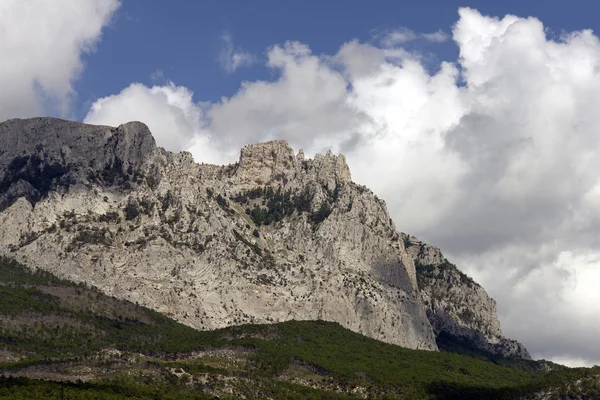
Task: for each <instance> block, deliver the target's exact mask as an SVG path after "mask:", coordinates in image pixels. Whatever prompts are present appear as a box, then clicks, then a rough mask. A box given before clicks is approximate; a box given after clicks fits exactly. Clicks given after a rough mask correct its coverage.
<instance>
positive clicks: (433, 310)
mask: <svg viewBox="0 0 600 400" xmlns="http://www.w3.org/2000/svg"><path fill="white" fill-rule="evenodd" d="M402 239H403V241H404V245H405V247H406V250H407V252H408V253H409V254H410V256H411V257H412V259H413V261H414V263H415V267H416V271H417V281H418V284H419V291H420V294H421V298H422V300H423V303H424V304H425V307H426V308H427V316H428V318H429V322H430V323H431V326H432V327H433V331H434V332H435V334H436V336H438V337H440V335H446V337H448V336H450V337H453V338H457V339H459V340H463V341H466V342H467V343H469V344H470V345H471V346H474V347H476V348H479V349H481V350H483V351H485V352H488V353H492V354H494V355H498V356H501V357H510V358H523V359H531V357H530V355H529V353H528V352H527V349H525V347H524V346H523V345H522V344H521V343H519V342H517V341H516V340H512V339H507V338H505V337H504V336H503V335H502V330H501V329H500V321H499V320H498V315H497V313H496V302H495V301H494V299H492V298H491V297H489V296H488V294H487V293H486V291H485V290H484V289H483V288H482V287H481V286H480V285H478V284H477V283H476V282H475V281H473V280H472V279H471V278H469V277H468V276H467V275H465V274H464V273H462V272H461V271H460V270H459V269H458V268H456V266H455V265H453V264H451V263H450V262H449V261H448V260H447V259H446V258H445V257H444V256H443V254H442V252H441V251H440V249H438V248H437V247H434V246H431V245H428V244H426V243H423V242H422V241H420V240H419V239H417V238H415V237H413V236H409V235H406V234H402Z"/></svg>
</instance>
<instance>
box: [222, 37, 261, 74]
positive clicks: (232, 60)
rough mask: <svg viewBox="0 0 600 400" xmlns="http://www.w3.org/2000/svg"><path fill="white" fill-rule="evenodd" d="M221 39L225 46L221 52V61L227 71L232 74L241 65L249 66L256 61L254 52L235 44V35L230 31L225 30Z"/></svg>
mask: <svg viewBox="0 0 600 400" xmlns="http://www.w3.org/2000/svg"><path fill="white" fill-rule="evenodd" d="M221 40H222V41H223V48H222V50H221V53H220V54H219V63H220V64H221V67H222V68H223V69H224V70H225V71H226V72H227V73H229V74H231V73H233V72H235V70H237V69H238V68H240V67H248V66H250V65H252V64H254V63H256V61H257V60H256V57H255V56H254V55H253V54H251V53H248V52H246V51H243V50H242V49H241V48H239V47H236V46H234V45H233V37H232V35H231V34H230V33H229V32H225V33H224V34H223V35H222V36H221Z"/></svg>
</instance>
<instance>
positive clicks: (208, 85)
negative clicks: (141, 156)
mask: <svg viewBox="0 0 600 400" xmlns="http://www.w3.org/2000/svg"><path fill="white" fill-rule="evenodd" d="M599 12H600V4H598V3H597V2H593V1H579V2H569V3H567V2H564V1H561V2H559V1H543V2H542V1H530V2H523V1H502V2H490V1H471V2H468V1H465V2H460V3H459V2H456V1H453V0H448V1H435V2H434V1H418V2H417V1H414V2H407V1H372V2H368V3H367V2H363V1H351V0H344V1H342V0H339V1H336V0H330V1H327V2H322V1H319V2H317V1H303V2H280V1H275V0H259V1H254V2H246V1H226V0H224V1H219V2H196V1H179V2H168V1H166V0H157V1H152V2H148V1H142V0H122V1H119V0H54V1H52V2H48V1H44V0H0V89H1V90H0V120H5V119H9V118H16V117H31V116H40V115H52V116H57V117H62V118H68V119H74V120H79V121H84V122H87V123H94V124H105V125H115V126H116V125H119V124H121V123H125V122H127V121H131V120H140V121H143V122H145V123H146V124H147V125H148V126H149V127H150V129H151V131H152V132H153V135H154V136H155V138H156V140H157V143H158V144H159V145H160V146H163V147H165V148H166V149H168V150H171V151H190V152H191V153H192V154H193V156H194V158H195V160H196V161H197V162H211V163H220V164H221V163H231V162H235V161H236V160H237V157H238V155H239V149H240V148H241V147H242V146H243V145H245V144H248V143H255V142H260V141H265V140H271V139H286V140H288V142H289V143H290V144H291V145H292V146H293V147H294V148H295V149H296V150H299V149H301V148H302V149H304V151H305V152H306V154H307V155H308V156H312V155H314V154H316V153H318V152H324V151H326V150H327V149H332V150H333V151H334V152H342V153H343V154H345V155H346V158H347V160H348V163H349V165H350V168H351V171H352V174H353V180H355V181H356V182H358V183H361V184H365V185H367V186H369V187H370V188H371V189H373V191H374V192H375V193H376V194H377V195H378V196H379V197H381V198H383V199H385V200H386V202H387V205H388V208H389V210H390V213H391V215H392V217H393V220H394V222H395V224H396V227H397V228H398V229H399V230H400V231H403V232H407V233H410V234H413V235H415V236H417V237H419V238H421V239H423V240H425V241H427V242H428V243H431V244H434V245H436V246H439V247H440V248H441V249H442V251H443V252H444V254H445V255H446V256H447V257H448V259H449V260H450V261H451V262H453V263H455V264H457V265H458V267H459V268H461V269H462V270H463V271H465V272H466V273H468V274H469V275H470V276H472V277H473V278H475V280H477V281H478V282H479V283H480V284H482V285H483V286H484V288H486V290H487V291H488V292H489V293H490V295H491V296H492V297H494V298H495V299H496V300H497V302H498V313H499V317H500V320H501V323H502V327H503V331H504V333H505V335H507V336H509V337H512V338H515V339H517V340H519V341H521V342H523V343H524V344H525V346H526V347H527V348H528V349H529V351H530V352H531V353H532V355H533V356H534V357H535V358H544V359H549V360H554V361H556V362H561V363H566V364H568V365H574V366H575V365H583V366H589V365H594V364H600V343H599V342H600V339H599V338H600V318H599V317H598V316H599V315H600V291H599V290H598V289H597V288H598V287H599V286H600V250H599V249H600V246H599V244H600V174H598V172H597V171H600V156H598V154H600V113H598V111H597V110H598V109H600V74H599V72H600V40H599V39H598V36H597V35H596V34H595V33H594V32H595V31H599V30H600V27H599V26H598V25H600V22H599V21H598V19H597V17H596V16H597V15H598V13H599Z"/></svg>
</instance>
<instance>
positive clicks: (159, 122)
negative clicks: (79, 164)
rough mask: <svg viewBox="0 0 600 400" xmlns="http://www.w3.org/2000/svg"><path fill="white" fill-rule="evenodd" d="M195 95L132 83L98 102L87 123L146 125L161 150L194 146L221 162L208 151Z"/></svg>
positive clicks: (171, 87)
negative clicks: (140, 123)
mask: <svg viewBox="0 0 600 400" xmlns="http://www.w3.org/2000/svg"><path fill="white" fill-rule="evenodd" d="M192 95H193V93H192V92H191V91H190V90H189V89H187V88H185V87H182V86H175V85H174V84H173V83H169V84H167V85H165V86H154V87H152V88H149V87H146V86H144V85H142V84H141V83H133V84H131V85H130V86H129V87H127V88H125V89H123V90H122V91H121V93H119V94H116V95H113V96H108V97H104V98H101V99H98V100H97V101H96V102H95V103H94V104H93V105H92V107H91V109H90V111H89V112H88V114H87V115H86V117H85V119H84V122H86V123H89V124H97V125H110V126H118V125H120V124H123V123H126V122H129V121H143V122H144V123H145V124H146V125H148V127H149V128H150V130H151V132H152V134H153V136H154V138H155V139H156V143H157V144H158V145H159V146H161V147H164V148H165V149H167V150H170V151H174V152H178V151H181V150H184V149H188V148H190V147H192V146H195V148H196V151H197V152H199V154H202V155H204V156H205V157H207V158H208V159H209V160H210V161H213V162H222V159H221V158H220V157H215V155H216V154H217V152H216V151H214V150H213V151H207V147H206V146H208V145H209V144H210V139H209V138H208V137H206V132H205V131H204V129H203V110H202V107H201V106H199V105H198V104H195V103H194V102H193V100H192ZM211 155H212V157H213V158H212V159H211ZM207 161H208V160H207Z"/></svg>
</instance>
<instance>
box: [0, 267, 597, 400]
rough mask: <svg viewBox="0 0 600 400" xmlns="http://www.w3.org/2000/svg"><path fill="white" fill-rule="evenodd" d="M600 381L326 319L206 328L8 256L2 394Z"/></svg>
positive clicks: (308, 390)
mask: <svg viewBox="0 0 600 400" xmlns="http://www.w3.org/2000/svg"><path fill="white" fill-rule="evenodd" d="M599 373H600V372H599V371H597V370H594V369H581V370H576V369H569V370H565V371H555V372H552V373H549V374H546V375H542V376H540V375H539V374H534V373H531V372H527V371H523V370H522V369H518V368H507V367H505V366H502V365H497V364H495V363H492V362H489V361H484V360H480V359H475V358H472V357H467V356H462V355H458V354H451V353H445V352H427V351H417V350H408V349H404V348H401V347H398V346H394V345H390V344H386V343H382V342H378V341H376V340H373V339H370V338H367V337H365V336H362V335H359V334H356V333H354V332H351V331H349V330H346V329H344V328H342V327H341V326H339V325H338V324H334V323H329V322H323V321H290V322H285V323H279V324H273V325H244V326H238V327H231V328H227V329H222V330H218V331H210V332H198V331H195V330H193V329H191V328H189V327H187V326H184V325H182V324H179V323H177V322H175V321H173V320H171V319H169V318H167V317H165V316H163V315H161V314H158V313H156V312H153V311H151V310H148V309H146V308H143V307H140V306H137V305H135V304H132V303H130V302H126V301H121V300H117V299H114V298H112V297H108V296H106V295H103V294H101V293H99V292H97V291H95V290H93V289H91V288H87V287H85V286H82V285H76V284H73V283H71V282H68V281H64V280H60V279H57V278H56V277H54V276H52V275H50V274H47V273H43V272H31V271H29V270H28V269H27V268H25V267H23V266H21V265H20V264H18V263H16V262H14V261H12V260H9V259H6V258H3V259H0V376H3V377H2V378H0V398H11V399H32V398H34V399H35V398H39V399H121V398H137V399H157V398H165V399H169V398H172V399H204V398H215V397H219V398H243V397H245V398H273V399H287V398H298V399H337V398H366V397H371V398H399V399H488V398H489V399H510V398H527V396H528V395H529V394H533V393H539V392H540V391H543V390H546V391H548V390H550V389H551V390H555V391H556V392H557V393H558V391H562V392H564V393H567V392H569V391H571V392H573V393H575V391H579V392H582V391H584V390H585V391H587V392H589V393H597V390H598V379H597V377H598V374H599ZM594 377H596V378H594ZM594 379H595V380H594ZM577 382H579V383H577ZM594 390H596V392H594ZM574 398H575V397H574ZM590 398H593V397H590Z"/></svg>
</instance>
